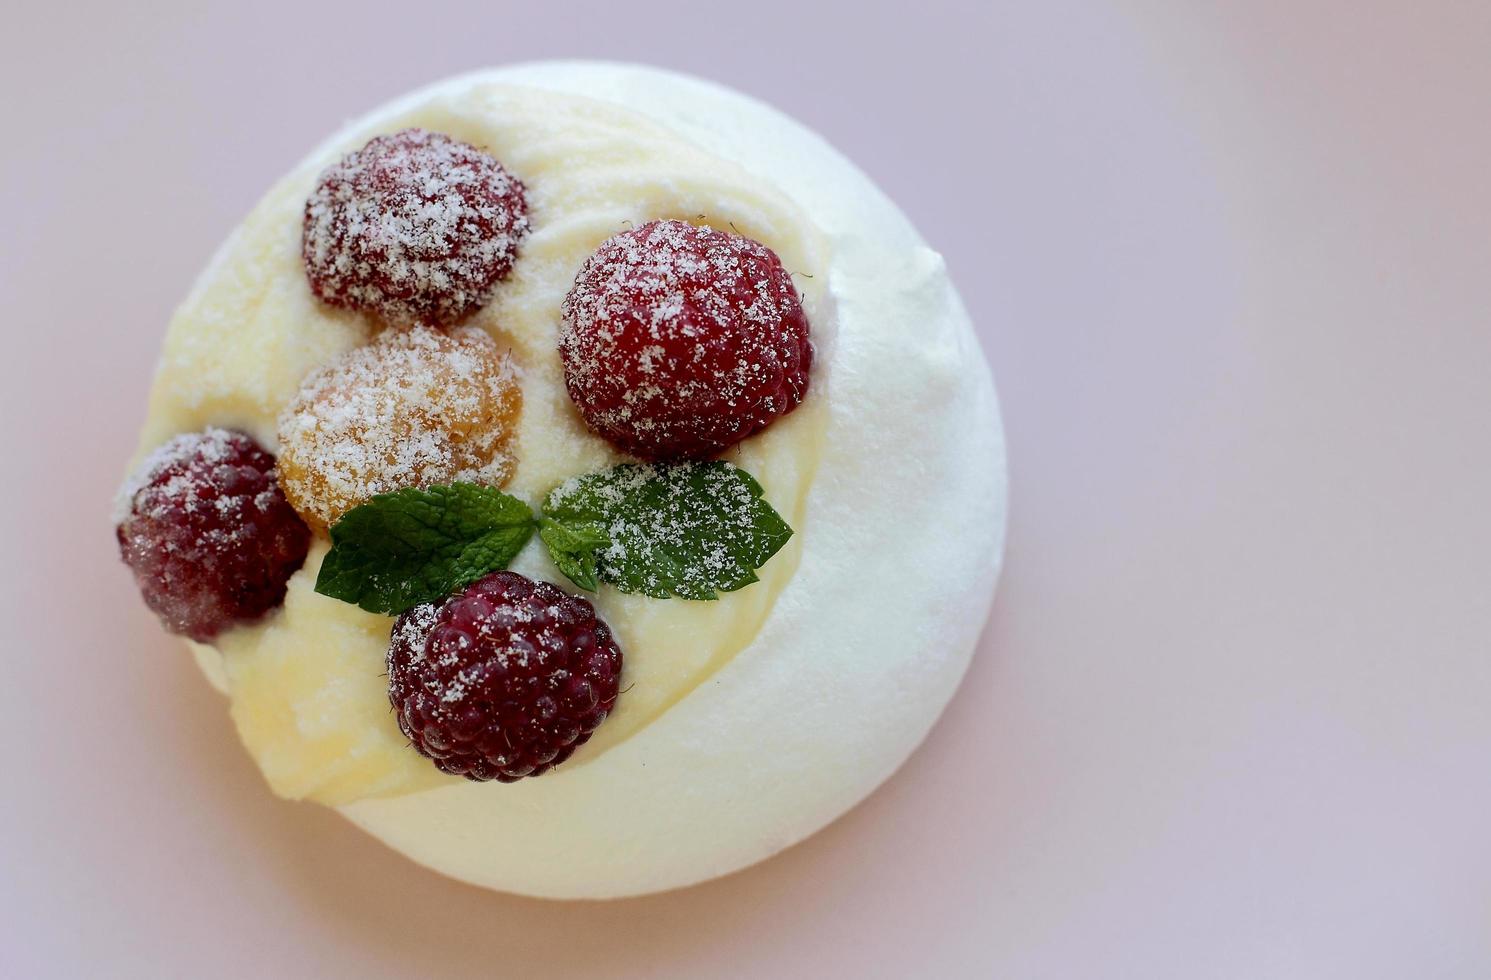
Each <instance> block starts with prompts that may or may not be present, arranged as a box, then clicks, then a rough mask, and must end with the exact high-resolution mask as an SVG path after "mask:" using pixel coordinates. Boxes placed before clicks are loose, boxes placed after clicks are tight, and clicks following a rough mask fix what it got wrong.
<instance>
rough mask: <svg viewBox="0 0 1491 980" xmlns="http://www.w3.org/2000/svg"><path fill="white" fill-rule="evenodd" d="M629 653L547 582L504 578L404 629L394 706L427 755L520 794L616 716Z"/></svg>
mask: <svg viewBox="0 0 1491 980" xmlns="http://www.w3.org/2000/svg"><path fill="white" fill-rule="evenodd" d="M620 680H621V650H620V649H619V648H618V647H617V646H616V642H615V641H614V640H613V639H612V637H611V630H610V629H609V628H608V627H607V626H606V624H605V623H603V622H601V621H600V620H599V619H597V618H596V615H595V609H594V608H593V607H592V606H591V605H590V603H589V602H587V601H586V600H584V599H582V598H580V597H579V596H572V595H569V594H568V593H566V592H563V591H561V590H560V589H558V588H556V587H555V586H553V585H550V584H549V583H547V582H535V581H533V580H531V579H528V578H525V577H524V576H522V575H519V574H517V573H516V572H493V573H492V574H490V575H488V576H486V577H485V578H483V579H481V580H480V581H478V582H477V583H475V584H474V585H472V586H470V587H469V588H467V589H466V590H465V591H463V592H459V593H457V594H455V595H454V596H452V597H451V598H449V599H447V600H446V601H445V602H444V603H442V604H439V605H437V604H434V603H430V604H426V605H423V606H416V607H415V608H413V609H411V610H409V611H408V612H406V613H404V614H403V615H402V616H400V617H399V618H398V620H397V621H396V622H395V623H394V627H393V636H392V639H391V641H390V643H389V648H388V698H389V701H390V702H391V703H392V704H393V707H394V712H395V714H396V715H397V718H398V723H399V728H400V729H401V730H402V731H403V732H404V734H405V735H406V736H408V738H409V741H410V742H411V743H412V744H413V745H414V748H415V749H417V750H418V751H419V752H420V754H422V755H424V756H426V757H428V758H429V759H431V760H432V761H433V762H434V763H435V765H436V766H438V767H439V768H440V769H441V770H443V771H445V772H448V773H451V774H452V775H457V776H465V777H466V778H468V779H472V780H477V781H484V780H489V779H497V780H500V781H502V782H505V783H510V782H513V781H515V780H518V779H522V778H523V777H525V776H538V775H541V774H543V773H545V772H548V771H549V770H550V769H552V768H553V767H555V766H557V765H559V764H560V763H562V762H564V761H565V760H566V759H568V758H569V757H570V755H571V754H573V753H574V751H575V749H576V748H578V747H579V746H581V745H583V744H584V743H585V742H587V741H589V739H590V736H591V734H592V733H593V732H594V731H595V730H596V728H597V727H598V726H599V725H600V724H601V722H603V721H605V719H606V716H607V715H608V714H609V713H610V711H611V709H612V708H613V707H615V705H616V697H617V694H618V688H619V685H620Z"/></svg>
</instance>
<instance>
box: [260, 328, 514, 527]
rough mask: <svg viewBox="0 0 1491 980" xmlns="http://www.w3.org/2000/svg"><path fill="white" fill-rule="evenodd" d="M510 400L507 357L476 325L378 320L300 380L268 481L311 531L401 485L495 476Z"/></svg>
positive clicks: (491, 480) (499, 471) (485, 480)
mask: <svg viewBox="0 0 1491 980" xmlns="http://www.w3.org/2000/svg"><path fill="white" fill-rule="evenodd" d="M522 404H523V396H522V390H521V389H520V388H519V386H518V378H517V373H516V370H515V369H514V367H513V365H512V361H511V359H510V358H509V357H508V355H507V354H506V352H504V351H503V350H502V349H501V348H499V347H498V346H497V344H496V343H495V342H493V340H492V338H491V337H489V336H487V334H486V333H485V332H483V331H482V330H480V329H478V328H476V327H471V326H466V327H455V328H453V329H452V330H450V331H449V332H443V331H440V330H434V329H431V328H429V327H424V326H416V327H412V328H410V329H408V330H387V331H384V332H383V334H381V335H380V336H379V337H378V339H377V340H375V341H374V342H373V343H371V344H368V345H367V346H364V347H357V348H354V349H353V350H351V351H349V352H348V353H347V354H345V355H343V356H342V357H341V358H340V359H339V360H337V361H334V362H333V363H331V364H330V365H328V366H326V367H324V368H322V369H321V370H319V371H317V372H315V373H313V374H312V375H311V376H310V377H309V378H307V379H306V381H305V383H304V385H303V386H302V387H301V389H300V393H299V394H298V395H297V396H296V397H295V400H294V401H292V402H291V403H290V405H289V407H287V408H286V409H285V411H284V413H283V414H282V415H281V416H280V422H279V444H280V482H281V484H282V485H283V486H284V488H285V495H286V496H287V497H288V498H289V500H290V503H291V504H292V505H294V507H295V509H296V511H298V512H299V513H300V515H301V516H302V517H303V518H305V520H306V521H307V522H308V523H310V524H311V525H312V526H313V527H316V528H323V529H324V528H327V527H330V526H331V525H332V524H335V523H336V521H337V519H338V518H340V517H341V516H342V515H343V514H345V513H346V512H347V511H349V510H351V509H352V508H353V507H356V506H357V505H358V504H362V503H366V502H367V501H368V500H370V499H371V498H372V497H373V496H374V495H376V494H380V493H388V492H390V491H393V490H399V489H401V488H403V487H427V486H431V485H432V484H436V483H451V482H454V481H456V480H467V481H470V482H473V483H481V484H485V485H487V486H501V485H502V484H504V483H506V482H507V479H508V478H509V477H510V476H511V475H512V471H513V459H512V455H511V453H510V451H509V447H510V443H511V440H512V436H513V433H514V432H515V431H516V428H517V422H518V415H519V413H520V412H521V410H522Z"/></svg>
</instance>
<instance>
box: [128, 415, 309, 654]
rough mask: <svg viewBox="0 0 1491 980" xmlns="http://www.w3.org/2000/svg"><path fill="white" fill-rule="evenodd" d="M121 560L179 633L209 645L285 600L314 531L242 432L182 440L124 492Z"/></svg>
mask: <svg viewBox="0 0 1491 980" xmlns="http://www.w3.org/2000/svg"><path fill="white" fill-rule="evenodd" d="M119 504H120V506H119V514H118V522H117V523H118V528H117V536H118V539H119V553H120V555H121V556H123V558H124V562H125V564H127V565H128V566H129V567H130V569H131V570H132V571H133V572H134V573H135V581H136V582H137V583H138V584H139V586H140V594H141V595H143V596H144V597H145V604H146V605H148V606H149V607H150V608H151V610H153V611H154V612H155V614H156V615H157V616H159V617H160V618H161V622H163V623H164V624H165V625H166V628H167V629H169V630H171V632H173V633H180V634H182V635H184V636H189V637H191V638H192V639H194V640H197V641H200V642H202V643H206V642H208V641H209V640H211V639H212V638H213V637H215V636H217V635H218V634H219V633H221V632H222V631H223V630H224V629H227V628H228V627H229V626H232V625H234V624H236V623H242V622H248V621H251V620H254V619H258V618H259V617H260V616H262V615H264V613H266V612H268V611H269V610H271V609H273V608H275V607H276V606H278V605H279V604H280V603H281V602H283V601H284V598H285V583H286V582H288V581H289V579H290V576H291V575H293V574H295V571H296V570H297V569H299V568H300V566H301V564H302V563H304V561H305V554H306V549H307V548H308V547H309V545H310V540H311V533H310V530H309V529H308V528H307V527H306V526H305V524H303V523H302V522H301V520H300V518H299V517H297V516H296V515H295V511H294V510H292V509H291V508H290V505H289V504H288V503H286V502H285V497H284V494H282V493H281V492H280V488H279V486H278V485H277V484H276V483H275V479H274V457H273V456H271V455H269V453H267V452H265V451H264V450H263V449H261V448H259V444H258V443H256V442H254V440H253V439H251V438H249V437H248V436H246V435H244V434H243V433H241V432H228V431H225V430H223V429H207V430H206V431H205V432H196V433H192V434H189V435H182V436H177V437H176V438H175V439H172V440H171V441H170V442H168V443H166V444H165V445H164V446H162V447H160V448H159V449H158V450H156V451H155V453H153V454H152V455H151V456H150V458H149V459H147V460H146V461H145V463H144V464H143V465H142V466H141V467H140V469H139V470H138V471H137V472H136V474H135V476H134V477H132V478H131V479H130V480H129V482H127V483H126V484H125V486H124V489H123V490H122V491H121V492H120V500H119Z"/></svg>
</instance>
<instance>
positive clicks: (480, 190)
mask: <svg viewBox="0 0 1491 980" xmlns="http://www.w3.org/2000/svg"><path fill="white" fill-rule="evenodd" d="M527 231H528V204H527V199H526V196H525V192H524V188H523V184H522V182H521V181H519V180H518V179H517V178H516V177H514V176H513V175H512V174H510V173H508V172H507V170H505V169H504V168H503V166H502V164H500V163H498V162H497V161H496V160H495V159H493V158H492V157H491V156H490V155H489V154H486V153H483V152H482V151H481V150H478V149H477V148H476V147H474V146H471V145H470V144H468V143H462V142H460V141H459V140H454V139H451V138H450V137H449V136H445V135H442V134H440V133H431V132H426V131H425V130H422V129H406V130H403V131H401V132H397V133H394V134H392V135H389V136H378V137H375V138H374V139H372V140H370V141H369V142H368V143H367V145H366V146H364V147H363V148H362V149H360V150H357V151H355V152H353V153H350V154H348V155H347V156H346V157H345V158H344V159H342V161H341V162H339V163H337V164H335V165H333V166H332V167H330V168H328V169H327V170H326V172H325V173H323V174H322V175H321V178H320V180H319V181H318V182H317V184H316V189H315V191H313V192H312V194H311V196H310V198H309V199H308V200H307V201H306V205H305V219H304V227H303V231H302V237H301V258H302V259H303V260H304V263H305V270H306V275H307V276H308V277H309V279H310V283H311V289H312V291H313V292H315V294H316V295H317V296H319V297H320V298H321V299H322V300H324V301H325V302H327V303H330V304H331V305H333V306H341V307H346V308H349V309H355V310H366V311H368V312H370V313H376V314H378V315H380V316H382V317H384V318H385V319H386V320H389V321H391V322H395V323H410V322H413V321H416V320H418V321H422V322H425V323H432V324H441V325H443V324H449V323H453V322H455V321H457V320H459V319H461V318H462V317H465V316H468V315H469V314H471V313H473V312H475V311H476V310H477V309H478V308H480V307H481V306H482V305H483V304H485V303H486V302H487V300H488V299H489V298H490V297H491V294H492V289H493V287H495V286H496V284H497V283H498V281H499V280H501V279H502V278H503V277H504V276H506V275H507V273H508V271H509V270H510V269H511V268H512V265H513V260H514V258H515V257H516V255H517V249H518V244H519V243H520V242H521V241H522V239H523V237H524V235H526V234H527Z"/></svg>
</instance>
